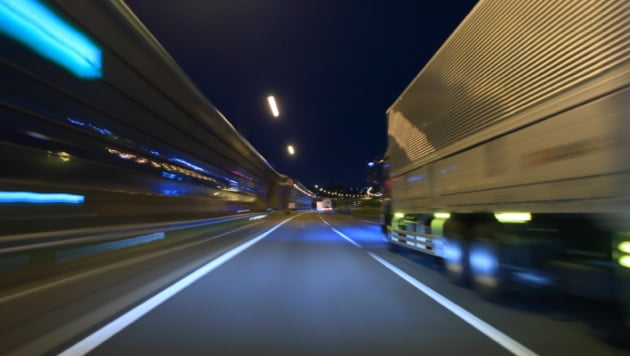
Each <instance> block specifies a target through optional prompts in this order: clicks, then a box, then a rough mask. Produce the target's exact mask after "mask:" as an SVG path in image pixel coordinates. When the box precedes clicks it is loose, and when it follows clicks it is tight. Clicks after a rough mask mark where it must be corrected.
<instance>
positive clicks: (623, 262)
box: [619, 255, 630, 268]
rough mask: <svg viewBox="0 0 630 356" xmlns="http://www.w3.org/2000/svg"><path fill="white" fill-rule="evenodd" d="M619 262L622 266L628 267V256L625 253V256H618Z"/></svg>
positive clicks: (629, 258)
mask: <svg viewBox="0 0 630 356" xmlns="http://www.w3.org/2000/svg"><path fill="white" fill-rule="evenodd" d="M619 264H620V265H622V266H624V267H627V268H630V256H627V255H626V256H622V257H620V258H619Z"/></svg>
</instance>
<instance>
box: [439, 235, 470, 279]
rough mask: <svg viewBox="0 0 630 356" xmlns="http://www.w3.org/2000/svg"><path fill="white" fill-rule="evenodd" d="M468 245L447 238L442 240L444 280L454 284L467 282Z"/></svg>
mask: <svg viewBox="0 0 630 356" xmlns="http://www.w3.org/2000/svg"><path fill="white" fill-rule="evenodd" d="M467 245H468V244H467V243H466V241H464V240H463V239H458V238H454V237H448V238H446V239H445V240H444V268H445V270H446V278H448V280H449V281H451V282H452V283H454V284H457V285H465V284H466V283H467V282H468V274H469V271H468V248H467V247H468V246H467Z"/></svg>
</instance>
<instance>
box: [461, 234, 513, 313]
mask: <svg viewBox="0 0 630 356" xmlns="http://www.w3.org/2000/svg"><path fill="white" fill-rule="evenodd" d="M500 256H501V254H500V247H499V244H497V243H495V242H482V241H478V240H477V241H473V242H472V243H471V244H470V251H469V254H468V258H469V261H468V263H469V266H470V274H471V282H472V286H473V288H474V290H475V292H477V294H479V295H480V296H481V297H483V298H485V299H488V300H493V301H496V300H500V299H501V297H502V296H503V293H504V291H505V288H504V285H505V278H503V276H502V273H501V258H500Z"/></svg>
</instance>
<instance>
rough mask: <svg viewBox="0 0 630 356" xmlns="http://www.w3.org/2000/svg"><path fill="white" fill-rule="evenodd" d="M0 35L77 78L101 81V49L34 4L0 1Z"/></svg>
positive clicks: (31, 0) (34, 0) (30, 1)
mask: <svg viewBox="0 0 630 356" xmlns="http://www.w3.org/2000/svg"><path fill="white" fill-rule="evenodd" d="M0 31H1V32H4V33H5V34H7V35H8V36H10V37H12V38H14V39H15V40H17V41H19V42H21V43H22V44H24V45H26V46H27V47H29V48H31V49H32V50H34V51H35V52H37V53H38V54H40V55H41V56H43V57H46V58H48V59H50V60H51V61H53V62H55V63H57V64H58V65H60V66H62V67H64V68H66V69H67V70H69V71H70V72H71V73H73V74H74V75H76V76H77V77H80V78H86V79H94V78H101V77H102V52H101V49H100V48H99V47H98V46H97V45H96V44H95V43H93V42H92V41H91V40H90V39H88V38H87V36H85V35H84V34H82V33H81V32H79V31H78V30H77V29H75V28H73V27H72V26H70V24H68V23H67V22H65V21H64V20H63V19H61V17H59V16H58V15H57V14H55V13H54V12H53V11H51V9H49V8H47V7H46V6H44V5H43V4H42V3H41V2H39V1H37V0H0Z"/></svg>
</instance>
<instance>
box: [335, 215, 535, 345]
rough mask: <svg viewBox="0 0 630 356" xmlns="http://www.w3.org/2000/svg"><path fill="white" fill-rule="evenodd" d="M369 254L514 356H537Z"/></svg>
mask: <svg viewBox="0 0 630 356" xmlns="http://www.w3.org/2000/svg"><path fill="white" fill-rule="evenodd" d="M322 220H323V219H322ZM324 222H325V223H326V224H327V225H328V226H330V228H331V229H332V230H333V231H334V232H336V233H337V234H339V236H341V237H343V238H344V239H346V240H348V241H350V242H351V243H352V244H353V245H355V246H357V247H359V248H360V247H361V246H360V245H359V244H357V243H356V242H354V240H352V239H351V238H349V237H348V236H346V235H345V234H343V233H341V232H339V231H338V230H337V229H335V228H334V227H332V226H331V225H330V224H328V222H326V221H325V220H324ZM367 254H368V255H370V257H372V258H373V259H375V260H376V261H377V262H379V263H380V264H382V265H383V266H385V267H386V268H387V269H389V270H390V271H392V272H394V273H395V274H396V275H398V276H399V277H400V278H402V279H404V280H405V281H406V282H407V283H409V284H411V285H412V286H414V287H415V288H416V289H418V290H419V291H421V292H422V293H424V294H426V295H427V296H428V297H429V298H431V299H433V300H434V301H435V302H437V303H438V304H440V305H441V306H443V307H444V308H446V309H448V310H449V311H450V312H451V313H453V314H455V316H457V317H459V318H460V319H462V320H463V321H465V322H467V323H468V324H470V325H471V326H472V327H473V328H475V329H477V330H478V331H480V332H481V333H483V334H484V335H486V336H487V337H489V338H490V339H492V340H494V341H495V342H496V343H498V344H499V345H501V346H503V347H504V348H506V349H507V350H508V351H510V352H512V353H513V354H514V355H518V356H536V355H537V354H536V353H535V352H534V351H532V350H530V349H528V348H527V347H525V346H524V345H522V344H520V343H519V342H518V341H516V340H514V339H512V338H511V337H509V336H507V335H506V334H504V333H502V332H501V331H499V330H498V329H496V328H495V327H493V326H492V325H490V324H488V323H486V322H485V321H483V320H481V319H479V318H478V317H476V316H475V315H473V314H472V313H470V312H469V311H467V310H466V309H464V308H462V307H460V306H459V305H457V304H455V303H453V302H451V301H450V300H449V299H447V298H446V297H444V296H443V295H441V294H440V293H438V292H436V291H434V290H433V289H431V288H430V287H427V286H426V285H425V284H423V283H422V282H420V281H418V280H417V279H415V278H413V277H411V276H410V275H408V274H407V273H406V272H404V271H403V270H401V269H400V268H398V267H396V266H394V265H392V264H391V263H389V262H387V261H385V260H384V259H382V258H380V257H378V256H377V255H375V254H373V253H371V252H368V253H367Z"/></svg>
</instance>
